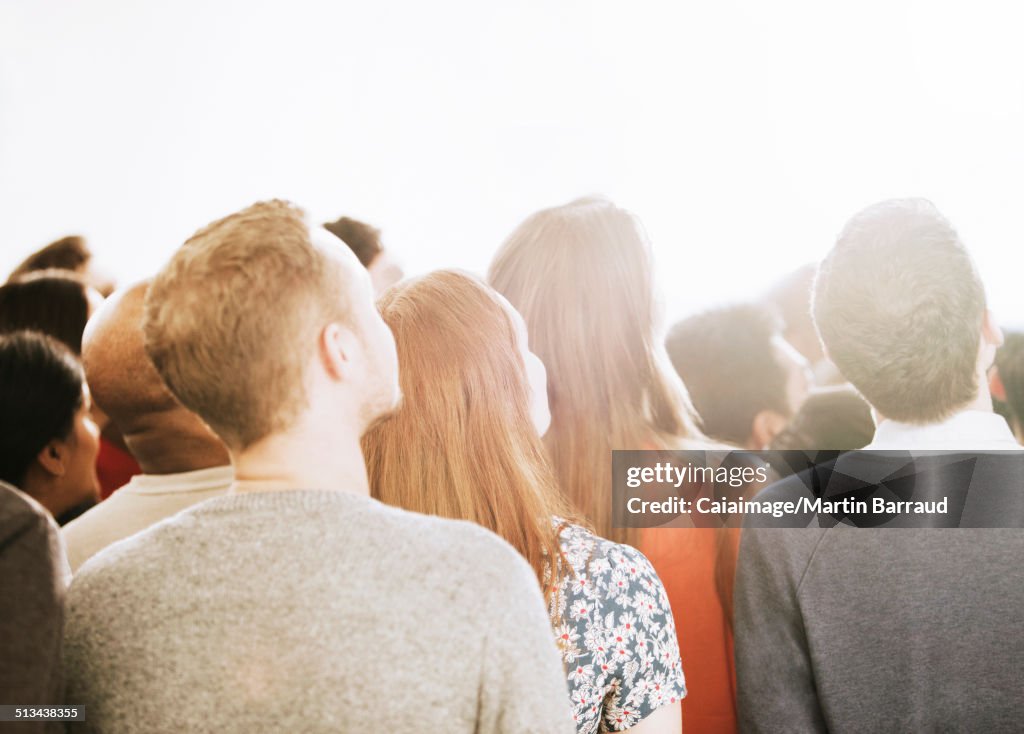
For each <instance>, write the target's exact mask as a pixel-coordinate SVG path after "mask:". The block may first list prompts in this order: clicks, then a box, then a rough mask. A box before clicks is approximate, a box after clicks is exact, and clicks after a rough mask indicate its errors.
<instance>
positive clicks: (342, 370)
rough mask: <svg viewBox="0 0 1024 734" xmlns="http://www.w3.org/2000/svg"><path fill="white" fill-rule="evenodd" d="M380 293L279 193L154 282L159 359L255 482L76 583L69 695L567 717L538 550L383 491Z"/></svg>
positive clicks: (92, 724)
mask: <svg viewBox="0 0 1024 734" xmlns="http://www.w3.org/2000/svg"><path fill="white" fill-rule="evenodd" d="M371 293H372V291H371V286H370V281H369V277H368V275H367V274H366V271H365V270H364V269H363V268H362V267H360V265H359V263H358V262H357V260H356V258H355V256H354V255H352V253H351V252H350V251H349V250H348V249H347V248H345V247H344V246H343V245H342V243H341V242H340V241H338V240H337V238H335V237H334V236H333V235H331V234H329V233H328V232H326V231H325V230H323V229H321V228H311V227H310V226H309V224H308V222H307V221H306V219H305V217H304V216H303V214H302V213H301V212H300V211H299V210H297V209H296V208H294V207H293V206H291V205H289V204H287V203H285V202H280V201H272V202H265V203H260V204H256V205H253V206H251V207H249V208H247V209H244V210H242V211H240V212H237V213H235V214H232V215H230V216H228V217H226V218H224V219H222V220H220V221H217V222H214V223H213V224H211V225H210V226H208V227H207V228H205V229H203V230H201V231H200V232H198V233H197V234H196V235H194V236H193V237H192V238H191V239H190V240H189V241H188V242H186V243H185V245H184V246H183V247H182V248H181V249H180V250H178V252H177V253H176V254H175V255H174V257H172V259H171V261H170V262H169V263H168V265H167V266H166V267H165V268H164V270H163V271H162V272H161V273H160V274H159V275H158V276H157V277H156V278H155V279H154V281H153V283H152V285H151V287H150V291H149V294H148V295H147V299H146V311H145V318H144V331H145V337H146V349H147V352H148V354H149V355H150V357H151V358H152V360H153V363H154V364H155V365H156V367H157V370H158V371H159V373H160V374H161V376H162V377H163V379H164V381H165V382H166V384H167V385H168V387H169V388H170V390H171V391H172V393H174V395H175V396H176V397H177V399H178V400H180V401H181V403H182V404H183V405H184V406H186V407H187V408H189V409H191V410H193V411H194V412H195V413H196V414H198V415H199V416H200V417H201V418H202V419H203V420H204V421H205V422H206V423H207V424H208V425H209V426H210V427H211V428H212V429H213V430H214V431H215V432H216V433H217V434H218V435H219V436H220V437H221V439H222V440H223V441H224V443H225V445H226V446H227V448H228V450H229V452H230V454H231V458H232V462H233V464H234V467H235V473H236V480H235V483H234V484H233V485H232V487H231V489H230V491H229V493H228V495H227V496H225V497H221V498H217V499H212V500H209V501H207V502H204V503H202V504H199V505H197V506H195V507H192V508H190V509H188V510H185V511H184V512H182V513H179V514H178V515H176V516H175V517H173V518H170V519H168V520H165V521H164V522H162V523H159V524H158V525H156V526H154V527H152V528H150V529H149V530H146V531H144V532H142V533H140V534H138V535H135V536H133V537H132V538H129V539H127V540H124V541H121V542H120V543H117V544H115V545H113V546H111V547H109V548H107V549H106V550H104V551H103V552H101V553H99V554H98V555H97V556H95V557H94V558H93V560H92V561H91V562H90V563H88V564H87V565H86V566H85V567H84V568H83V569H82V570H81V572H80V573H79V574H78V576H77V577H76V579H75V581H74V582H73V584H72V588H71V590H70V592H69V602H68V623H67V633H66V663H67V671H68V700H69V701H74V702H76V703H80V704H84V705H85V707H86V712H87V714H86V715H87V718H88V722H87V724H86V726H88V727H89V728H90V730H97V731H220V732H234V731H238V732H243V731H244V732H250V731H303V732H320V731H323V732H328V731H331V732H336V731H381V732H385V731H386V732H406V731H408V732H413V731H417V732H419V731H444V732H467V733H468V732H482V731H488V732H492V731H493V732H545V733H546V732H571V731H572V723H571V721H570V718H569V703H568V697H567V695H566V690H565V686H564V680H563V678H562V671H561V666H560V664H559V659H558V653H557V651H556V649H555V647H554V645H553V644H552V643H551V640H550V627H549V626H548V620H547V616H546V614H545V610H544V604H543V599H542V596H541V592H540V589H539V588H538V585H537V582H536V579H535V578H534V577H533V575H532V571H531V570H530V567H529V566H528V565H527V563H526V562H525V560H523V559H522V558H521V557H519V556H518V555H517V554H516V553H515V552H514V551H513V550H512V548H511V547H510V546H508V545H507V544H505V543H504V542H503V541H501V540H499V539H498V538H497V537H496V536H494V535H492V534H491V533H489V532H487V531H484V530H482V529H481V528H478V527H476V526H474V525H470V524H468V523H459V522H453V521H448V520H442V519H439V518H431V517H426V516H423V515H417V514H413V513H408V512H405V511H402V510H399V509H396V508H391V507H387V506H385V505H382V504H380V503H378V502H377V501H375V500H373V499H371V498H370V497H369V486H368V482H367V477H366V470H365V466H364V462H363V456H362V452H361V450H360V443H359V441H360V437H361V436H362V435H363V433H364V432H365V431H366V429H367V428H368V427H369V426H370V425H372V424H374V423H375V422H376V421H378V420H380V419H382V418H384V417H385V416H386V415H387V414H388V413H389V412H390V411H392V410H393V409H394V408H395V406H396V404H397V402H398V399H399V389H398V370H397V357H396V354H395V345H394V340H393V338H392V336H391V332H390V331H389V330H388V328H387V326H386V325H385V324H384V322H383V321H382V320H381V318H380V316H379V314H378V313H377V311H376V310H375V308H374V306H373V299H372V295H371ZM413 470H415V468H414V467H410V471H413Z"/></svg>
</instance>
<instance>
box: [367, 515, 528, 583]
mask: <svg viewBox="0 0 1024 734" xmlns="http://www.w3.org/2000/svg"><path fill="white" fill-rule="evenodd" d="M375 504H376V505H377V508H376V511H375V513H374V515H375V519H377V520H378V521H379V522H380V523H381V525H382V526H383V527H384V528H386V529H387V530H388V532H389V533H390V534H391V538H392V539H393V543H394V545H395V546H396V547H397V548H400V549H402V550H403V551H404V552H405V554H407V555H409V556H412V557H414V558H416V559H420V560H421V561H426V562H429V563H433V564H441V565H443V566H445V567H446V568H448V569H449V570H450V571H451V572H452V573H453V574H455V573H459V574H461V575H463V577H464V578H466V579H467V580H468V579H469V578H479V577H485V578H489V579H491V580H493V581H494V582H496V583H501V582H502V579H503V578H505V579H506V580H511V581H515V580H516V579H518V578H522V577H526V578H529V579H530V580H531V581H530V583H532V584H534V585H536V584H537V580H536V577H535V575H534V573H533V570H532V569H531V568H530V565H529V564H528V563H527V562H526V560H525V559H524V558H523V557H522V556H521V555H520V554H519V552H518V551H516V549H515V548H513V547H512V546H511V545H510V544H509V543H508V542H506V541H505V540H504V539H502V538H500V537H499V536H498V535H496V534H495V533H493V532H491V531H490V530H487V529H486V528H484V527H481V526H480V525H477V524H476V523H473V522H468V521H465V520H449V519H447V518H441V517H435V516H432V515H423V514H420V513H417V512H409V511H407V510H403V509H399V508H396V507H391V506H389V505H384V504H381V503H375ZM509 575H511V577H509Z"/></svg>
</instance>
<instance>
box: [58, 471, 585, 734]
mask: <svg viewBox="0 0 1024 734" xmlns="http://www.w3.org/2000/svg"><path fill="white" fill-rule="evenodd" d="M67 615H68V618H67V627H66V637H65V664H66V674H67V679H68V698H67V700H68V701H69V702H72V703H76V704H84V705H85V708H86V717H87V721H86V723H85V724H84V725H78V726H79V728H74V727H73V728H72V731H101V732H204V731H210V732H263V731H281V732H448V733H452V734H458V733H459V732H466V733H469V732H543V733H544V734H548V733H551V734H557V733H559V732H566V733H568V732H572V731H574V728H573V725H572V722H571V720H570V706H569V701H568V696H567V690H566V685H565V680H564V676H563V675H562V669H561V664H560V661H559V657H558V653H557V651H556V649H555V646H554V643H553V641H552V635H551V628H550V624H549V622H548V619H547V616H546V614H545V610H544V604H543V600H542V598H541V593H540V589H539V587H538V584H537V579H536V577H535V576H534V574H533V572H532V571H531V569H530V567H529V566H528V564H527V563H526V562H525V561H524V560H523V559H522V558H521V557H520V556H519V555H518V554H517V553H516V552H515V551H514V550H513V549H512V548H511V546H509V545H508V544H506V543H505V542H504V541H502V540H500V539H498V538H497V536H495V535H493V534H491V533H490V532H488V531H486V530H483V529H482V528H479V527H477V526H475V525H471V524H469V523H464V522H453V521H448V520H441V519H438V518H433V517H426V516H424V515H418V514H413V513H409V512H405V511H402V510H398V509H395V508H391V507H387V506H385V505H383V504H381V503H379V502H377V501H375V500H373V499H370V498H368V497H363V496H357V495H354V494H351V493H346V492H328V491H306V490H296V491H288V492H274V493H261V494H245V495H229V496H227V497H222V498H218V499H212V500H209V501H207V502H204V503H202V504H200V505H197V506H195V507H193V508H190V509H188V510H186V511H184V512H182V513H180V514H178V515H176V516H174V517H172V518H170V519H168V520H165V521H163V522H161V523H159V524H158V525H155V526H153V527H152V528H150V529H149V530H146V531H144V532H142V533H140V534H138V535H135V536H133V537H131V538H128V539H127V540H124V541H121V542H120V543H117V544H115V545H113V546H111V547H109V548H108V549H106V550H105V551H103V552H101V553H100V554H99V555H97V556H95V557H94V558H93V559H92V560H90V561H89V562H88V563H86V564H85V565H84V566H83V567H82V569H81V570H80V571H79V573H78V574H77V575H76V576H75V579H74V581H73V583H72V586H71V590H70V592H69V600H68V610H67Z"/></svg>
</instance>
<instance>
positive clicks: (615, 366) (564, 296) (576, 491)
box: [489, 199, 700, 542]
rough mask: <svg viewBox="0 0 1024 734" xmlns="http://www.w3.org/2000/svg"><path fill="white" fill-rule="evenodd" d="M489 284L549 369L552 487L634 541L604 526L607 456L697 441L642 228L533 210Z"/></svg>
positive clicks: (581, 208)
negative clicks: (516, 315) (667, 343)
mask: <svg viewBox="0 0 1024 734" xmlns="http://www.w3.org/2000/svg"><path fill="white" fill-rule="evenodd" d="M489 280H490V283H491V285H493V286H494V288H495V289H497V290H498V291H499V292H500V293H502V294H504V296H505V297H506V298H508V300H509V301H511V303H512V305H513V306H515V307H516V308H517V309H518V310H519V312H520V313H521V314H522V315H523V318H524V319H525V320H526V323H527V326H528V327H529V331H530V344H531V347H532V349H533V351H534V352H535V353H536V354H537V355H538V356H539V357H540V358H541V360H542V361H543V362H544V364H545V365H546V366H547V369H548V395H549V400H550V405H551V427H550V429H549V430H548V433H547V435H546V436H545V439H544V440H545V444H546V445H547V449H548V452H549V455H550V457H551V461H552V464H553V465H554V469H555V473H556V476H557V478H558V482H559V485H560V486H561V488H562V490H563V492H564V493H565V495H566V497H567V498H568V499H569V500H570V501H571V502H572V503H573V505H574V506H575V507H576V508H577V509H578V510H579V511H580V512H582V513H583V515H584V516H585V517H586V518H587V519H589V520H590V522H591V523H592V524H593V526H594V528H595V531H596V532H597V534H598V535H602V536H605V537H609V538H613V539H615V540H618V541H620V542H633V541H634V539H635V533H631V532H628V531H616V530H614V529H613V528H612V526H611V523H612V506H611V504H612V497H611V451H612V450H613V449H657V448H679V447H680V443H681V440H682V439H684V438H688V437H700V433H699V431H698V430H697V428H696V426H695V423H694V419H693V415H692V408H691V407H690V403H689V398H688V397H687V395H686V391H685V389H684V388H683V385H682V382H681V381H680V380H679V377H678V376H677V375H676V373H675V371H674V370H673V369H672V367H671V365H670V364H669V362H668V357H667V355H666V353H665V347H664V341H663V338H662V334H661V331H660V329H659V328H658V321H659V319H658V317H657V304H656V300H655V293H654V282H653V280H654V275H653V266H652V259H651V251H650V245H649V243H648V241H647V237H646V234H645V233H644V231H643V228H642V226H641V224H640V222H639V221H638V220H637V219H636V217H635V216H634V215H633V214H631V213H630V212H627V211H626V210H624V209H620V208H619V207H617V206H615V205H614V204H612V203H611V202H609V201H606V200H603V199H580V200H578V201H574V202H572V203H570V204H567V205H565V206H560V207H555V208H553V209H546V210H543V211H540V212H537V213H536V214H534V215H532V216H530V217H529V218H528V219H526V221H524V222H523V223H522V224H521V225H519V227H518V228H517V229H516V230H515V231H514V232H513V233H512V235H511V236H510V237H509V238H508V239H507V240H506V241H505V243H504V244H503V245H502V247H501V249H500V250H499V251H498V253H497V255H496V256H495V258H494V262H493V263H492V264H491V268H490V272H489Z"/></svg>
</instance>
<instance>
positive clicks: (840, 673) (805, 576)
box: [735, 199, 1024, 732]
mask: <svg viewBox="0 0 1024 734" xmlns="http://www.w3.org/2000/svg"><path fill="white" fill-rule="evenodd" d="M813 309H814V318H815V323H816V325H817V328H818V332H819V334H820V335H821V339H822V342H823V345H824V347H825V351H826V352H827V353H828V356H829V357H830V358H831V359H832V360H833V361H834V362H835V364H836V366H837V367H838V368H839V370H840V371H841V372H842V373H843V375H844V376H845V377H846V378H847V379H849V380H850V382H851V383H852V384H853V386H854V387H855V388H857V390H858V391H859V392H860V393H861V394H862V395H863V396H864V398H865V399H866V400H867V401H868V402H869V403H870V404H871V407H872V409H873V411H874V413H875V420H876V422H877V428H876V431H875V436H874V441H873V442H872V443H871V444H870V446H869V447H868V448H869V449H871V450H872V451H870V452H866V453H856V452H855V453H852V454H849V455H847V456H844V457H842V458H840V459H839V460H837V461H836V462H835V464H834V465H830V466H829V467H828V468H827V469H826V470H825V471H822V472H820V473H818V474H816V476H817V477H819V478H821V477H825V478H824V479H822V480H821V481H823V482H826V483H827V484H828V485H829V486H827V487H826V488H825V490H826V491H828V492H831V491H833V490H834V494H833V495H832V497H833V499H840V497H842V496H846V495H844V494H843V493H842V492H841V491H840V490H839V489H835V486H838V487H841V488H843V489H845V490H849V495H848V496H849V497H851V498H852V497H854V496H855V495H858V493H861V492H865V491H866V492H869V493H872V494H869V495H858V496H860V497H861V498H862V499H863V497H865V496H866V497H867V500H870V501H871V502H872V503H873V501H874V499H876V498H882V499H883V500H884V499H889V500H894V499H908V496H909V497H910V498H912V499H914V500H918V499H925V498H928V497H929V496H931V497H932V498H934V499H938V498H939V497H943V498H945V501H946V502H948V506H949V507H951V508H952V507H954V506H956V507H959V508H960V509H958V510H957V512H955V513H954V512H951V513H949V514H948V515H946V514H945V513H943V512H942V511H939V510H936V511H935V512H934V513H932V514H931V515H923V514H922V515H908V516H899V515H896V516H894V517H892V518H886V517H885V516H883V517H880V518H879V517H872V516H870V515H868V516H865V513H864V512H862V511H860V510H856V511H853V512H851V514H850V515H846V516H843V515H842V514H841V513H837V514H836V516H834V517H831V518H828V517H825V518H822V516H821V515H819V516H818V518H817V520H818V521H817V522H812V524H811V527H806V528H799V529H797V528H792V527H791V528H790V529H785V528H778V527H776V528H752V529H747V530H745V531H744V535H743V542H742V545H741V548H740V556H739V564H738V571H737V581H736V594H735V633H736V672H737V684H738V707H739V715H740V722H741V727H742V729H743V730H744V731H749V732H761V731H763V732H777V731H801V732H804V731H833V732H869V731H870V732H876V731H1018V730H1020V729H1021V726H1022V723H1024V697H1022V696H1021V685H1020V675H1019V672H1018V671H1019V669H1020V660H1021V658H1022V657H1024V635H1021V627H1022V626H1024V533H1022V532H1021V531H1020V528H1021V527H1024V497H1022V495H1021V492H1020V484H1021V481H1022V480H1024V471H1022V465H1024V462H1022V461H1021V454H1020V453H1019V451H1020V448H1021V447H1020V446H1019V445H1017V443H1016V442H1015V441H1014V438H1013V435H1012V434H1011V433H1010V430H1009V428H1008V427H1007V425H1006V422H1005V421H1004V420H1003V419H1002V418H1001V417H1000V416H998V415H996V414H995V413H993V411H992V399H991V396H990V395H989V392H988V385H987V381H986V379H985V375H986V371H987V370H988V368H989V367H990V366H991V364H992V360H993V356H994V354H995V350H996V347H997V346H998V345H999V344H1000V343H1001V341H1002V334H1001V332H1000V330H999V328H998V326H997V325H996V324H995V320H994V319H993V317H992V315H991V313H989V311H988V309H987V308H986V301H985V291H984V288H983V287H982V283H981V279H980V278H979V276H978V273H977V271H976V270H975V267H974V264H973V262H972V261H971V258H970V255H969V254H968V252H967V249H966V248H965V247H964V245H963V243H962V242H961V241H960V237H959V236H958V235H957V233H956V231H955V230H954V229H953V227H952V226H951V225H950V223H949V222H948V221H947V220H946V219H945V218H944V217H943V216H942V215H941V214H940V213H939V212H938V210H937V209H936V208H935V207H934V206H933V205H932V204H931V203H930V202H927V201H925V200H922V199H898V200H893V201H884V202H881V203H879V204H876V205H874V206H871V207H868V208H867V209H865V210H864V211H862V212H860V213H859V214H857V215H856V216H854V217H853V219H851V220H850V222H849V223H848V224H847V225H846V228H845V229H844V230H843V232H842V234H841V235H840V236H839V240H838V241H837V242H836V244H835V246H834V247H833V248H832V250H831V251H830V252H829V253H828V255H827V256H826V257H825V259H824V260H823V261H822V263H821V265H820V267H819V270H818V275H817V279H816V283H815V289H814V300H813ZM809 448H810V447H809ZM939 451H952V452H957V455H956V457H955V458H954V457H950V456H948V455H942V454H939V453H938V452H939ZM886 452H888V453H886ZM911 457H913V460H911ZM922 460H923V461H925V462H926V463H919V462H921V461H922ZM833 482H834V483H835V484H834V486H833ZM819 490H820V488H819ZM905 495H906V496H905ZM806 496H808V495H807V494H806V489H805V486H804V480H803V479H792V480H787V481H785V482H781V483H779V484H777V485H775V486H773V487H769V488H768V489H766V490H765V491H764V492H762V493H761V494H760V495H759V496H758V499H763V500H766V501H779V500H785V501H794V500H796V501H799V500H800V499H801V498H802V497H806ZM951 498H952V499H951ZM908 504H909V502H908ZM922 504H925V503H922ZM865 505H867V502H865ZM822 520H824V521H822ZM748 522H752V521H751V519H750V518H748ZM880 524H885V525H886V527H875V526H876V525H880ZM854 525H869V526H870V527H853V526H854Z"/></svg>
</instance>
